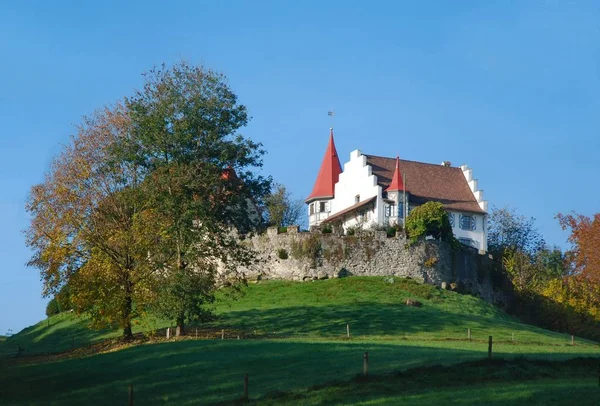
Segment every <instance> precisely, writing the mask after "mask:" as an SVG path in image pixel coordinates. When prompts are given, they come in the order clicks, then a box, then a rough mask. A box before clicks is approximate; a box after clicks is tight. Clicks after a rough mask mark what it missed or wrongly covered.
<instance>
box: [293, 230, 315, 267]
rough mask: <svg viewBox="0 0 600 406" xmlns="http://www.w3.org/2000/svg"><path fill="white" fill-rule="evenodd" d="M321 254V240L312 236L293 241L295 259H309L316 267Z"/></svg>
mask: <svg viewBox="0 0 600 406" xmlns="http://www.w3.org/2000/svg"><path fill="white" fill-rule="evenodd" d="M320 254H321V238H320V237H319V236H318V235H317V234H311V235H310V236H309V237H308V238H304V239H302V240H299V241H298V240H294V241H292V257H294V259H309V260H310V261H311V266H313V267H315V266H316V264H317V259H318V257H319V255H320Z"/></svg>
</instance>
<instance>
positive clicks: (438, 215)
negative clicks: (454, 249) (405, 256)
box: [406, 202, 454, 242]
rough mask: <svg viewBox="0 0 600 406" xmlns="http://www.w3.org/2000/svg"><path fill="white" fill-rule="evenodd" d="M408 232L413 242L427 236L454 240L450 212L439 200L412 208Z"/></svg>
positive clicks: (407, 226)
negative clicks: (449, 217)
mask: <svg viewBox="0 0 600 406" xmlns="http://www.w3.org/2000/svg"><path fill="white" fill-rule="evenodd" d="M406 233H407V234H408V237H409V238H410V239H411V241H412V242H415V241H417V240H419V239H423V238H425V237H427V236H432V237H433V238H435V239H436V240H442V241H452V240H454V237H453V235H452V226H450V220H449V219H448V213H447V212H446V210H444V206H442V204H441V203H438V202H427V203H425V204H423V205H421V206H418V207H416V208H415V209H414V210H412V211H411V212H410V214H409V215H408V217H407V219H406Z"/></svg>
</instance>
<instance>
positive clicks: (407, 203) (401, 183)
mask: <svg viewBox="0 0 600 406" xmlns="http://www.w3.org/2000/svg"><path fill="white" fill-rule="evenodd" d="M428 201H435V202H440V203H442V204H443V206H444V208H445V209H446V211H447V212H448V215H449V218H450V224H451V225H452V231H453V232H454V236H455V237H456V238H457V239H458V240H459V241H460V242H461V243H463V244H465V245H469V246H471V247H474V248H477V249H479V250H481V251H487V208H488V202H487V201H484V200H483V190H479V189H478V186H477V180H476V179H474V178H473V170H472V169H469V167H468V166H467V165H462V166H461V167H453V166H451V165H450V163H449V162H442V164H441V165H436V164H429V163H423V162H415V161H407V160H404V159H399V158H398V157H396V158H385V157H381V156H374V155H364V154H362V153H361V152H360V151H359V150H354V151H352V152H351V153H350V160H349V161H348V162H346V163H345V164H344V170H343V171H342V167H341V165H340V160H339V158H338V155H337V151H336V149H335V143H334V141H333V129H331V131H330V135H329V145H328V146H327V150H326V152H325V157H324V158H323V162H322V164H321V169H320V170H319V174H318V175H317V180H316V182H315V185H314V188H313V191H312V193H311V194H310V196H309V197H308V198H307V199H306V203H307V204H308V222H309V226H311V227H312V226H319V225H321V224H327V223H329V224H334V223H336V224H339V225H341V226H342V227H343V228H344V229H347V228H349V227H357V226H361V227H371V226H388V225H394V224H400V225H403V224H404V219H405V218H406V216H407V215H408V213H410V211H411V210H412V209H413V208H414V207H416V206H419V205H421V204H423V203H425V202H428Z"/></svg>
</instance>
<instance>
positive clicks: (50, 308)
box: [46, 298, 60, 317]
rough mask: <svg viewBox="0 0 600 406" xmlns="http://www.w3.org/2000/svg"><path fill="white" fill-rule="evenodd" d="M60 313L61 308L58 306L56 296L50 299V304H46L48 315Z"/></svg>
mask: <svg viewBox="0 0 600 406" xmlns="http://www.w3.org/2000/svg"><path fill="white" fill-rule="evenodd" d="M58 313H60V309H59V308H58V303H57V302H56V298H52V299H50V301H49V302H48V304H47V305H46V316H48V317H50V316H54V315H55V314H58Z"/></svg>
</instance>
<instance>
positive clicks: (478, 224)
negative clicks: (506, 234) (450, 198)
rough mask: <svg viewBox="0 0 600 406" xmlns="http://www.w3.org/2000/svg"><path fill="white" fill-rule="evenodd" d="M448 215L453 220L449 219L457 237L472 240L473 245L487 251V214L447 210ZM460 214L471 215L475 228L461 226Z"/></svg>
mask: <svg viewBox="0 0 600 406" xmlns="http://www.w3.org/2000/svg"><path fill="white" fill-rule="evenodd" d="M448 215H449V216H450V217H451V218H453V219H454V220H453V221H452V219H451V221H450V223H451V224H453V226H452V232H453V233H454V236H455V237H456V238H458V239H461V238H465V239H469V240H472V241H473V245H472V246H473V247H474V248H477V249H479V250H484V251H487V224H486V223H487V215H484V214H475V213H466V212H456V211H449V212H448ZM461 216H471V217H472V218H473V220H474V222H475V229H474V230H473V229H471V227H468V228H467V229H465V228H462V227H461Z"/></svg>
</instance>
